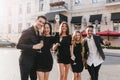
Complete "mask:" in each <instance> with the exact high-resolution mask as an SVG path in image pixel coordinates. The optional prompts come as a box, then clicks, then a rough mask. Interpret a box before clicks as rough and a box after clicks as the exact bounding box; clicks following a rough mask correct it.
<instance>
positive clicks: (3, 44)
mask: <svg viewBox="0 0 120 80" xmlns="http://www.w3.org/2000/svg"><path fill="white" fill-rule="evenodd" d="M15 46H16V44H15V43H13V42H11V41H9V40H6V39H0V47H15Z"/></svg>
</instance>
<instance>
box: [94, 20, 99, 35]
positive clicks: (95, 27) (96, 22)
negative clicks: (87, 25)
mask: <svg viewBox="0 0 120 80" xmlns="http://www.w3.org/2000/svg"><path fill="white" fill-rule="evenodd" d="M97 27H98V20H95V26H94V28H93V33H94V34H96V29H97Z"/></svg>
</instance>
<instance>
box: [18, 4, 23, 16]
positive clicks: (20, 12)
mask: <svg viewBox="0 0 120 80" xmlns="http://www.w3.org/2000/svg"><path fill="white" fill-rule="evenodd" d="M18 14H19V15H21V14H22V5H19V12H18Z"/></svg>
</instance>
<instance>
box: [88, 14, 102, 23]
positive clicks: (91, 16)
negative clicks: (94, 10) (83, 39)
mask: <svg viewBox="0 0 120 80" xmlns="http://www.w3.org/2000/svg"><path fill="white" fill-rule="evenodd" d="M101 18H102V14H97V15H90V19H89V22H92V23H95V21H96V20H98V23H99V24H100V22H101Z"/></svg>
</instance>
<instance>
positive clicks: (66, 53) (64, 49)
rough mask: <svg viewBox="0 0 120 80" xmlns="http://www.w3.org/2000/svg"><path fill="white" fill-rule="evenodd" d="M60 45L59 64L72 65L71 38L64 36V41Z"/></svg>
mask: <svg viewBox="0 0 120 80" xmlns="http://www.w3.org/2000/svg"><path fill="white" fill-rule="evenodd" d="M59 38H60V37H59ZM59 43H60V46H59V47H58V54H57V62H58V63H63V64H70V61H71V59H70V45H71V36H70V35H67V36H63V37H62V40H61V41H60V42H59Z"/></svg>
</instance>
